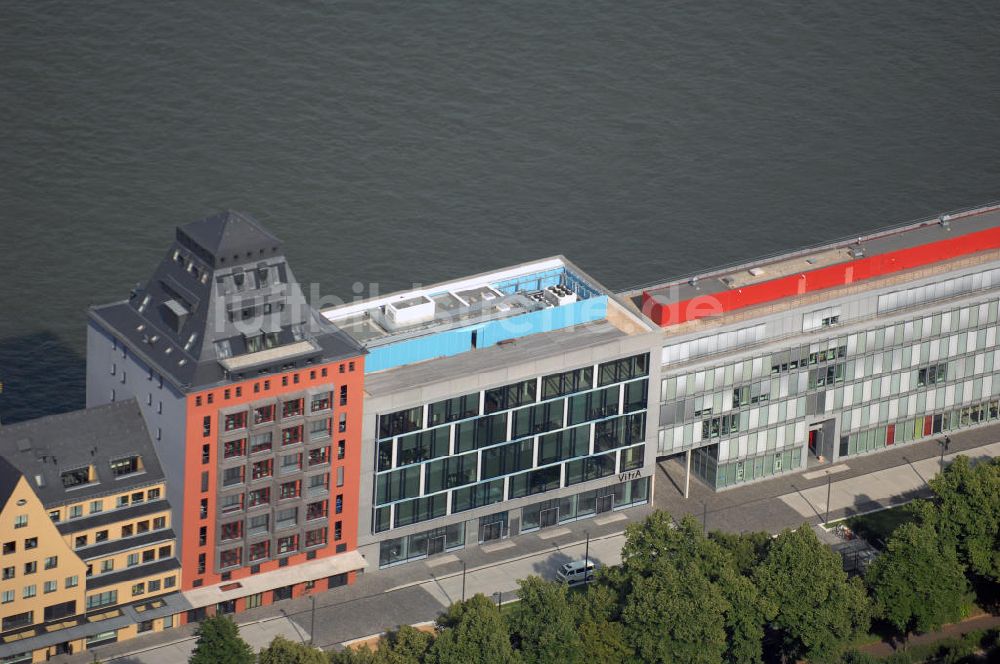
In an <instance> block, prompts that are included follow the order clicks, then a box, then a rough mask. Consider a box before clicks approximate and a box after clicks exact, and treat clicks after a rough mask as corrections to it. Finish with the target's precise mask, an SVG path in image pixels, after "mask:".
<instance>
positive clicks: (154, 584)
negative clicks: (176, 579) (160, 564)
mask: <svg viewBox="0 0 1000 664" xmlns="http://www.w3.org/2000/svg"><path fill="white" fill-rule="evenodd" d="M146 585H147V586H148V587H149V592H151V593H155V592H158V591H159V590H160V580H159V579H153V580H152V581H150V582H149V583H147V584H146Z"/></svg>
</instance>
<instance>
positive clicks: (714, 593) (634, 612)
mask: <svg viewBox="0 0 1000 664" xmlns="http://www.w3.org/2000/svg"><path fill="white" fill-rule="evenodd" d="M727 608H728V605H727V603H726V601H725V599H724V598H723V597H722V593H721V592H720V591H719V589H718V588H717V587H716V586H714V585H712V583H710V582H709V580H708V578H707V577H706V576H705V574H704V573H703V572H702V570H701V569H700V567H698V566H697V565H687V566H685V567H684V569H678V568H677V567H674V566H671V565H663V566H662V567H660V568H659V569H657V570H656V572H655V573H654V574H651V575H649V576H646V577H639V578H636V579H633V582H632V592H631V593H630V594H629V596H628V599H627V602H626V604H625V608H624V610H623V611H622V623H623V625H624V626H625V630H626V633H627V634H628V636H629V640H630V642H631V643H632V644H633V645H634V647H635V651H636V654H637V655H638V656H639V659H640V660H641V661H643V662H663V663H664V664H666V663H672V662H679V663H683V664H688V663H691V664H695V663H697V664H718V663H719V662H721V661H722V655H723V652H724V651H725V648H726V631H725V629H724V628H723V617H724V614H725V611H726V610H727Z"/></svg>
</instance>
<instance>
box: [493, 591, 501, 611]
mask: <svg viewBox="0 0 1000 664" xmlns="http://www.w3.org/2000/svg"><path fill="white" fill-rule="evenodd" d="M493 596H494V597H496V598H497V611H499V610H500V605H501V604H502V603H503V591H502V590H498V591H497V592H495V593H493Z"/></svg>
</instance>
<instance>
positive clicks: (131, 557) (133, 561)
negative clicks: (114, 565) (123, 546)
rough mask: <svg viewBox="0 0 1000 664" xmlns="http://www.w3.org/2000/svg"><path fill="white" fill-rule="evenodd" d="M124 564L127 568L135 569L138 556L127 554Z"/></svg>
mask: <svg viewBox="0 0 1000 664" xmlns="http://www.w3.org/2000/svg"><path fill="white" fill-rule="evenodd" d="M125 562H126V565H127V566H128V567H135V566H136V565H138V564H139V554H138V553H130V554H128V559H127V560H126V561H125Z"/></svg>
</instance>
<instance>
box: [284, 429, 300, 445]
mask: <svg viewBox="0 0 1000 664" xmlns="http://www.w3.org/2000/svg"><path fill="white" fill-rule="evenodd" d="M301 442H302V425H301V424H300V425H298V426H295V427H289V428H287V429H282V430H281V444H282V445H294V444H296V443H301Z"/></svg>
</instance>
